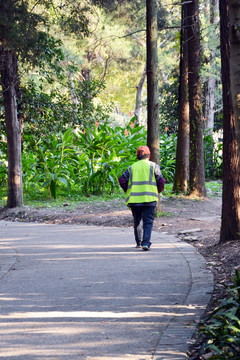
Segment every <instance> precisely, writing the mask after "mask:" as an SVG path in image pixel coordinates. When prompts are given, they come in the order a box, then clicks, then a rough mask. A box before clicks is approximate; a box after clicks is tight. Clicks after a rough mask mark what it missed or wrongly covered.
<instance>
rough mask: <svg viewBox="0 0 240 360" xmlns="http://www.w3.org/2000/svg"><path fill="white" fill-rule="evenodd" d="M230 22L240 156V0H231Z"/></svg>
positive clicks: (232, 71) (232, 91) (233, 98)
mask: <svg viewBox="0 0 240 360" xmlns="http://www.w3.org/2000/svg"><path fill="white" fill-rule="evenodd" d="M229 22H230V77H231V81H230V86H231V93H232V101H233V110H234V115H235V121H236V136H237V143H238V154H239V157H240V63H239V50H240V45H239V44H240V1H239V0H229Z"/></svg>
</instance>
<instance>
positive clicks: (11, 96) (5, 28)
mask: <svg viewBox="0 0 240 360" xmlns="http://www.w3.org/2000/svg"><path fill="white" fill-rule="evenodd" d="M38 3H39V2H38V1H37V2H35V4H32V2H31V1H28V0H22V1H18V0H8V1H5V0H0V59H1V62H0V74H1V79H0V82H1V86H2V96H3V99H4V112H5V123H6V132H7V142H8V201H7V206H8V207H10V208H12V207H16V206H21V205H22V202H23V192H22V173H21V126H20V122H19V119H18V112H17V104H18V101H19V98H18V97H17V94H19V91H16V88H19V79H18V71H17V69H18V59H19V58H21V61H22V63H26V62H28V63H31V64H32V65H36V64H38V65H39V66H40V67H41V66H44V64H45V63H48V64H51V66H53V67H54V66H55V65H56V62H55V61H54V58H55V57H56V54H57V53H58V55H59V54H60V53H61V51H60V52H59V51H57V50H56V49H57V44H58V42H57V41H56V40H55V39H54V38H53V37H51V36H50V35H49V34H48V32H47V31H40V30H39V28H40V25H47V17H48V15H45V17H44V16H43V14H42V13H43V9H44V6H46V7H47V8H48V9H49V7H50V6H53V4H52V2H51V3H49V1H47V0H43V1H41V6H43V8H41V9H40V10H41V11H39V13H41V14H42V15H41V16H40V15H39V14H38V13H35V12H34V11H35V7H36V6H37V5H38ZM76 4H77V3H76V2H75V4H74V6H73V5H72V4H70V7H71V10H72V11H71V12H70V13H71V17H68V16H67V15H66V14H65V13H64V14H62V15H63V16H62V17H60V19H61V20H60V22H59V26H60V27H61V26H64V28H65V30H67V31H78V32H81V31H83V32H84V31H86V27H85V26H86V25H85V23H84V21H83V17H82V15H81V14H79V9H78V7H77V5H76ZM65 5H66V4H65ZM53 8H54V6H53ZM59 8H60V7H59ZM65 11H66V10H65ZM46 14H47V13H46ZM74 15H77V18H74ZM76 19H78V20H76ZM79 24H80V26H79ZM46 28H47V26H46ZM61 55H62V53H61Z"/></svg>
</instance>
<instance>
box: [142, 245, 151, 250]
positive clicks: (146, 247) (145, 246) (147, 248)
mask: <svg viewBox="0 0 240 360" xmlns="http://www.w3.org/2000/svg"><path fill="white" fill-rule="evenodd" d="M142 249H143V251H148V250H150V247H148V246H147V245H144V246H143V247H142Z"/></svg>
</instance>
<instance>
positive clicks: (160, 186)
mask: <svg viewBox="0 0 240 360" xmlns="http://www.w3.org/2000/svg"><path fill="white" fill-rule="evenodd" d="M154 174H155V179H156V182H157V188H158V192H159V193H161V192H162V191H163V190H164V185H165V183H166V179H164V177H163V176H162V174H161V170H160V166H159V165H157V164H156V166H155V172H154Z"/></svg>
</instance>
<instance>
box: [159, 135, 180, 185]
mask: <svg viewBox="0 0 240 360" xmlns="http://www.w3.org/2000/svg"><path fill="white" fill-rule="evenodd" d="M176 146H177V135H175V134H171V135H167V134H162V135H161V136H160V165H161V172H162V174H163V176H164V177H165V179H166V180H167V182H172V181H173V178H174V173H175V162H176Z"/></svg>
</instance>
